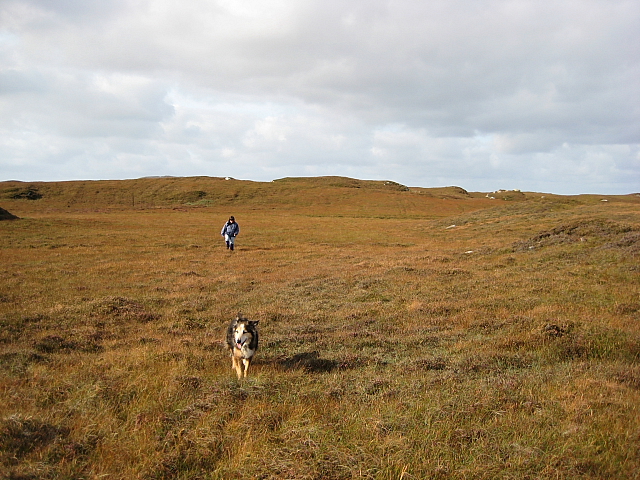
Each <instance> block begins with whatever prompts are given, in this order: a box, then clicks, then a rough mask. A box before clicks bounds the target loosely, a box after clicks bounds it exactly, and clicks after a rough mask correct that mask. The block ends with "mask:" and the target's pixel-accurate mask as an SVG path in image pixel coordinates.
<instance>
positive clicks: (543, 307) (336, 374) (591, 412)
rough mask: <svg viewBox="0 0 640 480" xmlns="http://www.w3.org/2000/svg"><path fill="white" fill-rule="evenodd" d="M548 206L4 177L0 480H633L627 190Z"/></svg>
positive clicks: (638, 314)
mask: <svg viewBox="0 0 640 480" xmlns="http://www.w3.org/2000/svg"><path fill="white" fill-rule="evenodd" d="M194 192H195V193H194ZM40 195H41V196H40ZM542 196H543V195H542V194H535V193H525V194H522V195H517V196H514V197H513V198H511V199H507V200H500V199H496V200H490V199H488V198H486V196H485V195H484V194H482V195H481V194H479V193H473V192H472V193H468V192H465V191H464V190H462V189H458V188H455V187H450V188H448V189H409V190H407V189H406V187H403V186H401V185H397V184H394V183H392V182H391V183H388V182H366V181H359V180H353V179H343V178H336V177H329V178H314V179H283V180H280V181H276V182H271V183H268V184H261V183H257V182H241V181H237V180H229V181H226V180H223V179H209V178H204V177H200V178H191V179H141V180H131V181H122V182H60V183H42V184H37V183H36V184H20V183H19V182H4V183H0V199H1V200H0V201H1V202H2V207H3V208H4V209H6V210H8V211H9V212H11V213H12V214H14V215H17V216H18V217H21V219H20V220H13V221H3V222H2V223H1V224H0V229H1V232H2V234H1V236H0V261H1V263H0V265H1V267H0V392H1V396H2V397H1V398H2V402H0V472H2V473H0V478H2V477H3V476H4V477H3V478H13V479H18V478H20V479H27V478H52V479H53V478H56V479H57V478H78V479H80V478H98V477H107V478H123V479H125V478H143V479H165V478H166V479H168V478H183V479H187V478H188V479H197V478H202V479H218V478H239V479H243V478H246V479H254V478H262V479H282V478H287V479H320V478H327V479H351V478H370V479H400V478H403V479H405V480H407V479H412V478H447V479H449V478H453V479H469V478H474V479H484V478H486V479H489V478H491V479H493V478H503V479H512V478H531V479H533V478H536V479H538V478H543V479H544V478H548V479H552V478H553V479H558V478H560V479H562V478H564V479H573V478H584V479H587V478H593V479H596V478H598V479H599V478H620V479H627V478H629V479H630V478H636V475H637V472H638V471H640V456H639V454H638V452H639V451H640V448H639V447H640V414H639V413H640V412H639V411H638V410H639V406H640V364H639V361H640V329H639V327H638V320H639V319H640V296H639V293H640V282H639V278H640V277H639V275H638V272H639V271H640V262H639V254H638V252H639V244H640V241H639V240H640V235H638V232H640V217H639V216H638V213H639V211H640V199H639V198H637V197H636V196H631V195H630V196H620V197H611V196H609V197H596V196H576V197H557V196H553V195H544V197H545V198H541V197H542ZM36 197H37V198H36ZM132 197H133V201H132ZM603 198H606V199H607V200H608V201H607V202H601V200H602V199H603ZM229 214H233V215H235V216H236V218H237V219H238V221H239V223H240V225H241V228H242V233H241V235H240V237H239V238H238V242H237V250H236V251H235V252H234V253H230V252H228V251H226V249H225V248H224V244H223V243H222V241H221V239H220V237H219V230H220V228H221V226H222V223H224V220H225V219H226V217H227V216H228V215H229ZM453 225H455V227H453ZM238 311H241V312H242V313H243V314H246V315H247V316H249V317H250V318H253V319H258V320H260V327H261V342H262V343H261V349H260V351H259V353H258V357H257V361H256V363H255V366H252V371H251V372H250V378H249V379H248V380H246V381H238V380H236V378H235V375H234V374H233V372H232V371H231V368H230V365H231V362H230V360H229V358H228V356H227V353H226V352H225V350H224V349H223V347H222V339H223V336H224V330H225V327H226V324H227V322H228V321H229V320H230V319H231V318H232V317H233V315H235V314H236V313H237V312H238Z"/></svg>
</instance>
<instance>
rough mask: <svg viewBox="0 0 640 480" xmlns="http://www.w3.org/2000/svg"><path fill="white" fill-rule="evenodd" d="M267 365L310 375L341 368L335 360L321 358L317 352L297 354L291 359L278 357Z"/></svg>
mask: <svg viewBox="0 0 640 480" xmlns="http://www.w3.org/2000/svg"><path fill="white" fill-rule="evenodd" d="M265 363H272V364H274V365H276V366H277V367H279V368H282V369H283V370H286V371H293V370H304V371H306V372H310V373H327V372H332V371H334V370H336V369H338V368H340V367H341V365H340V363H339V362H336V361H335V360H329V359H327V358H320V354H319V353H318V352H317V351H313V352H302V353H296V354H295V355H293V356H291V357H288V356H287V357H278V358H274V359H272V360H271V361H265Z"/></svg>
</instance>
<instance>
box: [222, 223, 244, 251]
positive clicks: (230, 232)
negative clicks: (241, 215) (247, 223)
mask: <svg viewBox="0 0 640 480" xmlns="http://www.w3.org/2000/svg"><path fill="white" fill-rule="evenodd" d="M239 233H240V225H238V223H237V222H236V219H235V218H234V217H233V215H232V216H230V217H229V220H227V223H225V224H224V227H222V231H221V232H220V235H222V236H223V237H224V241H225V242H226V244H227V248H228V249H229V250H233V247H234V245H235V241H236V237H237V236H238V234H239Z"/></svg>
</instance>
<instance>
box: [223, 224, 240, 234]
mask: <svg viewBox="0 0 640 480" xmlns="http://www.w3.org/2000/svg"><path fill="white" fill-rule="evenodd" d="M239 233H240V225H238V222H233V223H231V222H229V221H227V223H225V224H224V227H222V231H221V232H220V235H229V236H230V237H235V236H237V235H238V234H239Z"/></svg>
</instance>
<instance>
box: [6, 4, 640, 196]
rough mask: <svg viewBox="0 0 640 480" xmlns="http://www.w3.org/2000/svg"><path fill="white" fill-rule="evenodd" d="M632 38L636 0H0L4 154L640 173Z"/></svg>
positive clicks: (410, 178) (449, 179)
mask: <svg viewBox="0 0 640 480" xmlns="http://www.w3.org/2000/svg"><path fill="white" fill-rule="evenodd" d="M639 45H640V4H638V2H637V1H634V0H580V1H578V0H567V1H563V2H554V1H551V0H542V1H539V2H531V1H528V0H509V1H507V0H478V1H475V2H469V1H468V0H451V1H449V2H440V1H435V0H429V1H425V2H413V1H409V0H400V1H397V2H391V3H390V2H387V1H386V0H385V1H382V0H366V1H365V0H353V1H350V2H340V1H337V0H325V1H323V2H320V1H319V0H316V1H308V2H293V1H289V0H263V1H254V0H250V1H239V0H217V1H211V0H191V1H189V2H183V3H176V2H172V1H168V0H154V1H150V0H117V1H116V0H114V1H112V2H85V1H81V0H56V1H53V0H5V1H4V2H2V3H1V4H0V170H1V171H2V172H3V176H4V177H5V178H19V179H25V180H34V179H42V180H47V179H50V180H56V179H66V178H70V177H74V178H83V177H84V178H121V177H122V178H124V177H129V176H132V175H136V174H138V173H139V174H140V175H165V174H171V175H193V174H202V175H222V176H226V175H231V176H234V177H236V178H250V179H254V180H269V179H271V178H274V176H292V175H301V174H307V175H308V174H334V175H350V176H355V177H358V178H388V179H391V180H396V181H401V182H403V183H408V184H412V185H421V186H434V185H439V184H443V183H444V184H459V185H461V186H464V187H465V188H468V189H488V190H494V189H496V188H500V187H499V186H498V185H495V184H496V183H512V184H515V183H518V184H519V185H518V186H517V187H516V186H515V185H513V187H514V188H522V189H540V190H547V191H554V192H557V193H577V192H580V191H582V190H584V191H597V190H599V191H600V192H602V193H626V192H630V191H638V190H640V180H638V179H640V161H639V158H638V148H639V147H638V146H639V145H640V93H639V92H640V80H639V79H640V47H639ZM54 165H55V168H54ZM229 170H232V171H229ZM392 177H393V178H392Z"/></svg>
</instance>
